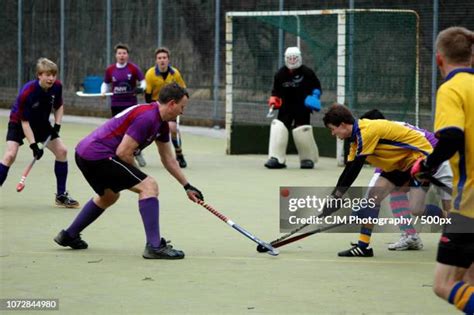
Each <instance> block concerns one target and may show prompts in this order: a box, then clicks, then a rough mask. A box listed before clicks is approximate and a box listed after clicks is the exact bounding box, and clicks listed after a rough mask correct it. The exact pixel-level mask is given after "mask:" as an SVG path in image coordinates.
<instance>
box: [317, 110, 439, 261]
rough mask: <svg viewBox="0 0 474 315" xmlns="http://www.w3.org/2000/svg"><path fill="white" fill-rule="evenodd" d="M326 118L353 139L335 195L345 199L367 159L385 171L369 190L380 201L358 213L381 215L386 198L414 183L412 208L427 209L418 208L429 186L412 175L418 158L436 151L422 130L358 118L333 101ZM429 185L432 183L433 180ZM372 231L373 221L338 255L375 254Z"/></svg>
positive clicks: (369, 195)
mask: <svg viewBox="0 0 474 315" xmlns="http://www.w3.org/2000/svg"><path fill="white" fill-rule="evenodd" d="M323 121H324V125H325V126H326V127H327V128H329V129H330V130H331V133H332V135H333V136H336V137H338V138H339V139H349V140H350V153H349V156H348V159H347V161H348V162H347V164H346V167H345V169H344V171H343V172H342V174H341V175H340V177H339V180H338V182H337V185H336V188H335V189H334V191H333V193H332V196H333V197H334V198H342V196H343V195H344V193H345V192H346V190H347V189H348V188H349V187H351V185H352V183H353V182H354V180H355V179H356V178H357V176H358V175H359V172H360V170H361V169H362V166H363V165H364V163H365V161H367V162H369V163H370V164H372V165H373V166H375V167H378V168H380V169H381V170H382V173H381V174H380V176H379V178H378V179H377V181H376V182H375V184H374V186H373V187H369V190H368V192H367V198H374V200H375V201H376V202H375V206H374V207H373V208H367V209H364V210H363V211H362V212H358V215H364V216H369V217H372V218H374V217H377V216H378V212H379V209H380V203H381V202H382V200H383V199H384V198H385V197H386V196H387V195H388V194H390V192H392V191H394V190H395V189H397V187H398V188H399V187H402V186H414V187H412V188H411V189H410V209H411V210H412V211H414V212H415V213H420V212H422V211H423V210H424V207H423V209H418V207H420V206H422V205H423V204H424V199H425V195H426V189H420V187H419V185H415V183H413V181H412V180H411V177H410V169H411V167H412V165H413V164H414V163H415V162H416V161H417V159H419V158H420V157H426V156H427V155H428V154H430V153H431V152H432V151H433V148H432V146H431V144H430V143H429V141H428V140H427V139H426V138H425V136H424V134H423V133H422V132H419V131H417V130H414V129H412V128H409V127H406V126H404V125H402V124H399V123H397V122H392V121H389V120H382V119H381V120H370V119H355V118H354V116H353V115H352V113H351V111H350V110H349V109H348V108H347V107H345V106H344V105H341V104H333V105H332V106H331V107H330V108H329V110H328V111H327V112H326V114H325V115H324V117H323ZM425 186H429V183H427V184H425ZM423 188H426V187H423ZM337 210H338V209H328V208H325V209H324V210H323V213H322V215H323V216H326V215H329V214H331V213H332V212H335V211H337ZM372 230H373V225H372V224H365V225H363V226H362V229H361V233H360V236H359V241H358V242H357V244H354V245H353V247H352V248H350V249H348V250H345V251H342V252H339V253H338V255H339V256H342V257H372V256H373V255H374V254H373V250H372V248H369V244H370V238H371V235H372Z"/></svg>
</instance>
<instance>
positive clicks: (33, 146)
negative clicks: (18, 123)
mask: <svg viewBox="0 0 474 315" xmlns="http://www.w3.org/2000/svg"><path fill="white" fill-rule="evenodd" d="M30 149H31V150H32V151H33V157H34V158H35V159H37V160H39V159H41V157H42V156H43V154H44V151H43V149H40V148H39V147H38V143H36V142H35V143H32V144H30Z"/></svg>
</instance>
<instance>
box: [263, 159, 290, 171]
mask: <svg viewBox="0 0 474 315" xmlns="http://www.w3.org/2000/svg"><path fill="white" fill-rule="evenodd" d="M265 167H266V168H270V169H278V168H285V167H286V164H285V163H280V162H278V159H277V158H274V157H271V158H269V159H268V161H267V163H265Z"/></svg>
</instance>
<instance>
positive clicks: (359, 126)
mask: <svg viewBox="0 0 474 315" xmlns="http://www.w3.org/2000/svg"><path fill="white" fill-rule="evenodd" d="M432 151H433V147H432V146H431V144H430V142H429V141H428V140H427V139H426V138H425V135H424V133H423V132H421V131H419V130H415V129H412V128H409V127H407V126H404V125H401V124H400V123H397V122H393V121H389V120H383V119H377V120H370V119H359V120H356V121H355V122H354V126H353V129H352V136H351V144H350V152H349V156H348V158H347V160H348V161H349V162H350V161H353V160H354V159H355V158H356V157H357V156H366V159H367V162H369V163H370V164H371V165H373V166H375V167H378V168H380V169H382V170H383V171H384V172H391V171H394V170H399V171H406V170H408V169H410V167H411V166H412V165H413V163H415V161H416V160H417V159H418V158H420V157H423V156H427V155H428V154H430V153H431V152H432Z"/></svg>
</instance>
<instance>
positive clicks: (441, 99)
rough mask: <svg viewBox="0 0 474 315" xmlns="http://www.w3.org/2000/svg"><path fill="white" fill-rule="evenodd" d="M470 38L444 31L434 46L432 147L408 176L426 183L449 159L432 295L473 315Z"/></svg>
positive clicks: (473, 76) (461, 31)
mask: <svg viewBox="0 0 474 315" xmlns="http://www.w3.org/2000/svg"><path fill="white" fill-rule="evenodd" d="M473 45H474V32H472V31H470V30H468V29H466V28H463V27H450V28H448V29H446V30H444V31H442V32H440V33H439V35H438V38H437V40H436V50H437V51H436V62H437V64H438V67H439V69H440V72H441V75H442V76H443V78H445V82H444V83H443V84H442V85H441V86H440V87H439V89H438V93H437V96H436V116H435V126H434V129H435V133H436V136H437V138H438V139H439V142H438V145H437V146H436V148H435V150H434V151H433V153H432V154H430V155H429V156H428V157H427V158H426V159H420V160H419V161H417V163H416V164H415V165H414V166H413V168H412V172H411V173H412V176H414V177H415V178H418V179H419V180H424V179H428V180H429V179H430V177H431V176H432V174H433V172H434V170H436V169H437V167H438V165H440V164H441V163H442V162H443V161H445V160H447V159H449V161H450V163H451V168H452V169H453V194H452V200H453V205H452V209H451V213H450V214H449V218H450V219H451V223H450V224H449V223H448V224H446V225H445V226H444V230H443V234H442V235H441V238H440V241H439V244H438V255H437V259H436V260H437V264H436V270H435V280H434V285H433V289H434V291H435V293H436V294H437V295H438V296H439V297H441V298H443V299H445V300H447V301H448V302H449V303H451V304H454V305H455V306H456V307H457V308H458V309H460V310H461V311H463V312H465V313H466V314H474V69H473V68H472V64H471V63H472V59H471V58H472V52H473Z"/></svg>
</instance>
